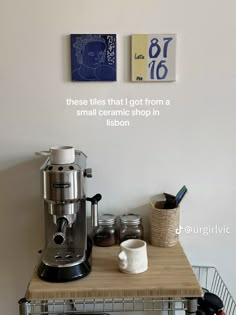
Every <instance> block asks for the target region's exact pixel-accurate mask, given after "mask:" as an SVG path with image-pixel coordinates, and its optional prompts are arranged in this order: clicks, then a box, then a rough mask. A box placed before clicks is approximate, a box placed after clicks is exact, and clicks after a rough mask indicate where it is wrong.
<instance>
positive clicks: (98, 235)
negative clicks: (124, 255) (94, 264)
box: [93, 214, 118, 247]
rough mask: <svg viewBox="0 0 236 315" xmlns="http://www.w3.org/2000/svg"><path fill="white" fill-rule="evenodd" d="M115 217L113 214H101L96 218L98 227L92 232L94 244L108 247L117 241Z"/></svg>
mask: <svg viewBox="0 0 236 315" xmlns="http://www.w3.org/2000/svg"><path fill="white" fill-rule="evenodd" d="M117 236H118V235H117V227H116V217H115V216H114V215H113V214H103V215H101V216H100V217H99V218H98V228H97V230H96V232H95V234H94V237H93V239H94V244H95V245H97V246H102V247H108V246H112V245H115V244H116V243H117V239H118V237H117Z"/></svg>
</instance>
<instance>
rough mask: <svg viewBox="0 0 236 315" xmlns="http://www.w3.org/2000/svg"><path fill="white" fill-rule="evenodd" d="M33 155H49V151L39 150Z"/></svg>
mask: <svg viewBox="0 0 236 315" xmlns="http://www.w3.org/2000/svg"><path fill="white" fill-rule="evenodd" d="M35 155H41V156H49V155H50V151H39V152H35Z"/></svg>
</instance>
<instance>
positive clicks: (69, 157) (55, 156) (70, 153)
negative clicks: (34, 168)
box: [36, 146, 75, 164]
mask: <svg viewBox="0 0 236 315" xmlns="http://www.w3.org/2000/svg"><path fill="white" fill-rule="evenodd" d="M36 154H37V155H44V156H49V157H50V160H51V163H52V164H70V163H74V161H75V148H74V147H71V146H59V147H51V148H50V150H49V151H40V152H36Z"/></svg>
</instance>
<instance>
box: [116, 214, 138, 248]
mask: <svg viewBox="0 0 236 315" xmlns="http://www.w3.org/2000/svg"><path fill="white" fill-rule="evenodd" d="M135 238H136V239H140V240H142V239H143V225H142V218H141V217H140V215H138V214H133V213H129V214H124V215H121V216H120V242H123V241H126V240H128V239H135Z"/></svg>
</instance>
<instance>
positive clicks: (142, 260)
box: [118, 239, 148, 274]
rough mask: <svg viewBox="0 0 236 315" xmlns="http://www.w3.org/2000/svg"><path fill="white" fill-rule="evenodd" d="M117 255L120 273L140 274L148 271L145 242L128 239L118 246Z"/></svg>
mask: <svg viewBox="0 0 236 315" xmlns="http://www.w3.org/2000/svg"><path fill="white" fill-rule="evenodd" d="M120 249H121V251H120V253H119V255H118V261H119V268H120V271H122V272H125V273H134V274H136V273H141V272H144V271H146V270H147V269H148V258H147V244H146V242H145V241H142V240H137V239H130V240H127V241H124V242H122V243H121V244H120Z"/></svg>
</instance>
